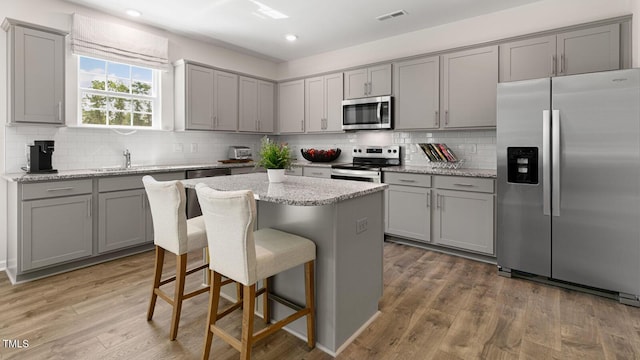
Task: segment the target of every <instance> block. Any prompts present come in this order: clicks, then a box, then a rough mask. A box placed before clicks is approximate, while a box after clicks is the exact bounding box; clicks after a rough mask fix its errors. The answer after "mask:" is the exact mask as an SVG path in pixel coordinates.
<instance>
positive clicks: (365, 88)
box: [364, 83, 367, 95]
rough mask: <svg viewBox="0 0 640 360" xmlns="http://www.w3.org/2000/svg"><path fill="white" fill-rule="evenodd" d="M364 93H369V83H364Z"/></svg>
mask: <svg viewBox="0 0 640 360" xmlns="http://www.w3.org/2000/svg"><path fill="white" fill-rule="evenodd" d="M364 94H365V95H367V83H364Z"/></svg>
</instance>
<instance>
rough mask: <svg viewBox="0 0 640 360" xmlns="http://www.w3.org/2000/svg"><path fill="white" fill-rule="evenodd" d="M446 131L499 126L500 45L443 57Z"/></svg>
mask: <svg viewBox="0 0 640 360" xmlns="http://www.w3.org/2000/svg"><path fill="white" fill-rule="evenodd" d="M442 60H443V81H444V84H443V87H442V88H443V107H442V108H443V110H444V114H442V113H441V114H440V117H441V123H442V117H443V116H444V127H445V128H466V127H489V126H491V127H495V126H496V94H497V91H496V85H497V84H498V46H497V45H496V46H489V47H484V48H478V49H471V50H466V51H461V52H457V53H452V54H446V55H443V56H442Z"/></svg>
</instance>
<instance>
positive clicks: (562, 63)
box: [560, 53, 564, 74]
mask: <svg viewBox="0 0 640 360" xmlns="http://www.w3.org/2000/svg"><path fill="white" fill-rule="evenodd" d="M560 73H561V74H564V53H562V54H561V55H560Z"/></svg>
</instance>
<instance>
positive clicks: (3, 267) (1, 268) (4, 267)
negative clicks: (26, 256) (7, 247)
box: [0, 261, 7, 271]
mask: <svg viewBox="0 0 640 360" xmlns="http://www.w3.org/2000/svg"><path fill="white" fill-rule="evenodd" d="M5 270H7V262H6V261H0V271H5Z"/></svg>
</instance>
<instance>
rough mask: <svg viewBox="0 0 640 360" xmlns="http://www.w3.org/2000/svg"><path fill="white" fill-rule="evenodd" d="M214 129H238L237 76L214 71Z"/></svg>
mask: <svg viewBox="0 0 640 360" xmlns="http://www.w3.org/2000/svg"><path fill="white" fill-rule="evenodd" d="M214 88H215V93H214V95H215V100H214V105H213V106H214V109H215V111H214V114H215V115H214V129H215V130H224V131H236V130H237V129H238V75H236V74H231V73H226V72H222V71H216V72H215V77H214Z"/></svg>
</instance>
